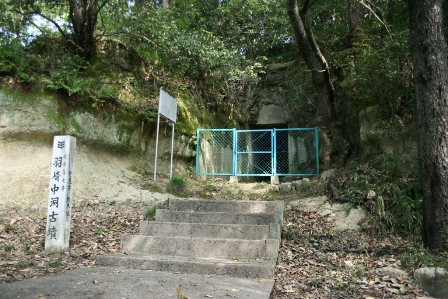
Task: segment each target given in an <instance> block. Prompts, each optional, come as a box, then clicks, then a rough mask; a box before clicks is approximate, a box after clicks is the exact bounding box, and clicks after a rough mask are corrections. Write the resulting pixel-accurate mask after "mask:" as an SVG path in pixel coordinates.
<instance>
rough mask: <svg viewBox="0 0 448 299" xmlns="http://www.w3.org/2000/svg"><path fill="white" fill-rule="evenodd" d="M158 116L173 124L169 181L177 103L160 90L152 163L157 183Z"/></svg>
mask: <svg viewBox="0 0 448 299" xmlns="http://www.w3.org/2000/svg"><path fill="white" fill-rule="evenodd" d="M160 115H163V116H165V117H166V118H168V119H169V120H171V121H172V122H173V124H172V126H173V129H172V133H171V165H170V179H171V177H172V175H173V153H174V124H175V123H176V116H177V101H176V99H175V98H173V97H172V96H170V95H169V94H168V93H166V92H165V91H163V89H162V88H160V98H159V112H158V116H157V137H156V153H155V161H154V181H157V156H158V149H159V130H160Z"/></svg>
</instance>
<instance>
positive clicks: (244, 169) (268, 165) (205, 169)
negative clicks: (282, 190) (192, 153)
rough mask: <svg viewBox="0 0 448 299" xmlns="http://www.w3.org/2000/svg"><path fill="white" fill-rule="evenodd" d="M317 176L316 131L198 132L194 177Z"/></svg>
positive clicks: (211, 130)
mask: <svg viewBox="0 0 448 299" xmlns="http://www.w3.org/2000/svg"><path fill="white" fill-rule="evenodd" d="M318 174H319V136H318V129H317V128H294V129H291V128H290V129H270V130H236V129H198V130H197V144H196V175H210V176H213V175H220V176H221V175H231V176H313V175H318Z"/></svg>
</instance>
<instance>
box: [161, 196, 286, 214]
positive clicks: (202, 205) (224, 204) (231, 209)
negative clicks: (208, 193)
mask: <svg viewBox="0 0 448 299" xmlns="http://www.w3.org/2000/svg"><path fill="white" fill-rule="evenodd" d="M284 208H285V204H284V202H283V201H253V200H247V201H243V200H238V201H236V200H189V199H185V200H184V199H170V200H169V209H170V211H184V212H186V211H189V212H227V213H239V214H251V213H255V214H260V213H264V214H272V213H274V212H281V213H283V210H284Z"/></svg>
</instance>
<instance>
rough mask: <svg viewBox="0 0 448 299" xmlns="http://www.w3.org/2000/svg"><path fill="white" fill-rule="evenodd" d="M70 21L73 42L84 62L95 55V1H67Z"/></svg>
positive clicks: (96, 14)
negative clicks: (79, 50)
mask: <svg viewBox="0 0 448 299" xmlns="http://www.w3.org/2000/svg"><path fill="white" fill-rule="evenodd" d="M69 5H70V13H69V16H70V20H71V21H72V24H73V31H74V41H75V44H76V46H78V47H79V48H80V49H81V51H82V52H83V53H82V55H83V57H84V58H85V59H86V60H90V59H91V58H92V57H93V56H95V54H96V40H95V29H96V23H97V17H98V12H99V8H98V1H97V0H82V1H79V0H69Z"/></svg>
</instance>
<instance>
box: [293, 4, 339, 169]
mask: <svg viewBox="0 0 448 299" xmlns="http://www.w3.org/2000/svg"><path fill="white" fill-rule="evenodd" d="M298 1H299V0H287V10H288V15H289V19H290V21H291V24H292V27H293V30H294V35H295V38H296V41H297V46H298V48H299V52H300V55H301V56H302V58H303V60H304V62H305V64H306V65H307V68H308V69H309V70H310V72H311V76H312V82H313V85H314V89H315V91H316V97H315V105H316V107H317V108H318V110H319V111H318V113H319V115H318V118H319V124H320V125H321V126H323V129H325V130H326V131H327V133H328V135H329V137H330V138H331V142H332V144H331V149H330V152H329V153H326V154H325V157H324V168H329V167H330V163H334V162H336V163H337V164H341V163H342V160H343V159H344V158H345V156H346V155H347V143H346V141H345V139H344V137H343V132H342V126H341V123H340V122H339V121H338V117H337V113H336V107H335V92H334V87H333V84H332V83H331V78H330V67H329V65H328V63H327V60H326V59H325V57H324V55H323V54H322V52H321V51H320V48H319V46H318V44H317V42H316V40H315V38H314V34H313V31H312V28H311V26H310V24H309V22H308V19H307V12H308V10H309V9H310V8H311V6H312V5H314V4H315V3H316V1H317V0H314V1H309V0H305V1H303V5H302V7H301V8H300V9H299V4H298Z"/></svg>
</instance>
